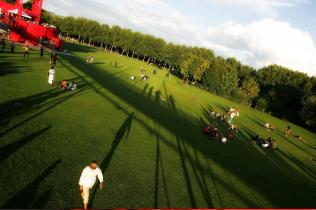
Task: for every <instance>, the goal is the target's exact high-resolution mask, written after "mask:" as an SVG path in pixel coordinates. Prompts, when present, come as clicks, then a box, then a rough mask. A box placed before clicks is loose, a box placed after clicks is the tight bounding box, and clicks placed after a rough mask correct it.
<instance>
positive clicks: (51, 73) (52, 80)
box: [48, 66, 55, 86]
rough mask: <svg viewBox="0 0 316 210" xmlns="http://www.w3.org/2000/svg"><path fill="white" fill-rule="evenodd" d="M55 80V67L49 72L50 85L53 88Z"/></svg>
mask: <svg viewBox="0 0 316 210" xmlns="http://www.w3.org/2000/svg"><path fill="white" fill-rule="evenodd" d="M54 79H55V68H54V66H52V67H51V69H50V70H49V71H48V84H50V85H51V86H53V84H54Z"/></svg>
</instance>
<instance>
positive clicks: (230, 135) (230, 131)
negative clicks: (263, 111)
mask: <svg viewBox="0 0 316 210" xmlns="http://www.w3.org/2000/svg"><path fill="white" fill-rule="evenodd" d="M239 115H240V111H239V109H237V108H235V107H232V108H230V109H229V111H228V112H227V113H225V114H221V113H219V112H216V111H210V112H209V118H210V119H212V120H213V122H214V121H215V123H214V124H215V125H216V124H217V123H216V121H220V122H223V123H224V125H225V127H226V131H225V132H223V133H221V132H220V131H219V129H218V128H217V127H216V126H214V125H209V126H207V127H205V128H204V129H203V133H204V134H206V135H207V136H208V137H209V138H210V139H211V140H218V141H220V142H222V143H224V144H226V143H228V142H230V141H232V140H234V139H235V137H236V135H238V133H239V130H238V128H237V126H236V124H234V123H233V119H234V118H236V117H239ZM264 127H265V128H267V129H269V130H270V129H275V126H271V125H270V124H269V123H266V124H265V125H264ZM271 127H272V128H271ZM288 129H290V128H288ZM252 141H253V142H254V143H256V144H258V145H259V146H260V147H262V148H271V149H276V148H277V144H276V141H275V140H273V139H272V138H271V137H268V138H267V140H265V139H263V138H261V137H260V136H258V135H256V136H254V137H253V138H252Z"/></svg>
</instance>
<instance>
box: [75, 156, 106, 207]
mask: <svg viewBox="0 0 316 210" xmlns="http://www.w3.org/2000/svg"><path fill="white" fill-rule="evenodd" d="M97 177H98V179H99V181H100V186H99V187H100V190H102V189H103V174H102V171H101V169H100V168H99V167H98V163H97V161H92V162H91V163H90V164H89V165H88V166H87V167H85V168H84V169H83V171H82V173H81V176H80V180H79V186H80V193H81V197H82V200H83V205H84V209H87V208H88V203H89V196H90V189H91V188H92V187H93V186H94V184H95V182H96V180H97Z"/></svg>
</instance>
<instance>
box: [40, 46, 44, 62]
mask: <svg viewBox="0 0 316 210" xmlns="http://www.w3.org/2000/svg"><path fill="white" fill-rule="evenodd" d="M40 58H41V59H44V47H43V46H42V45H41V48H40Z"/></svg>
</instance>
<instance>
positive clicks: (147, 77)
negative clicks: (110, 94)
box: [129, 67, 149, 81]
mask: <svg viewBox="0 0 316 210" xmlns="http://www.w3.org/2000/svg"><path fill="white" fill-rule="evenodd" d="M129 79H130V80H136V77H135V76H134V75H132V76H130V78H129ZM140 80H142V81H147V80H149V76H148V75H147V74H146V72H145V70H143V68H142V67H141V74H140Z"/></svg>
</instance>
